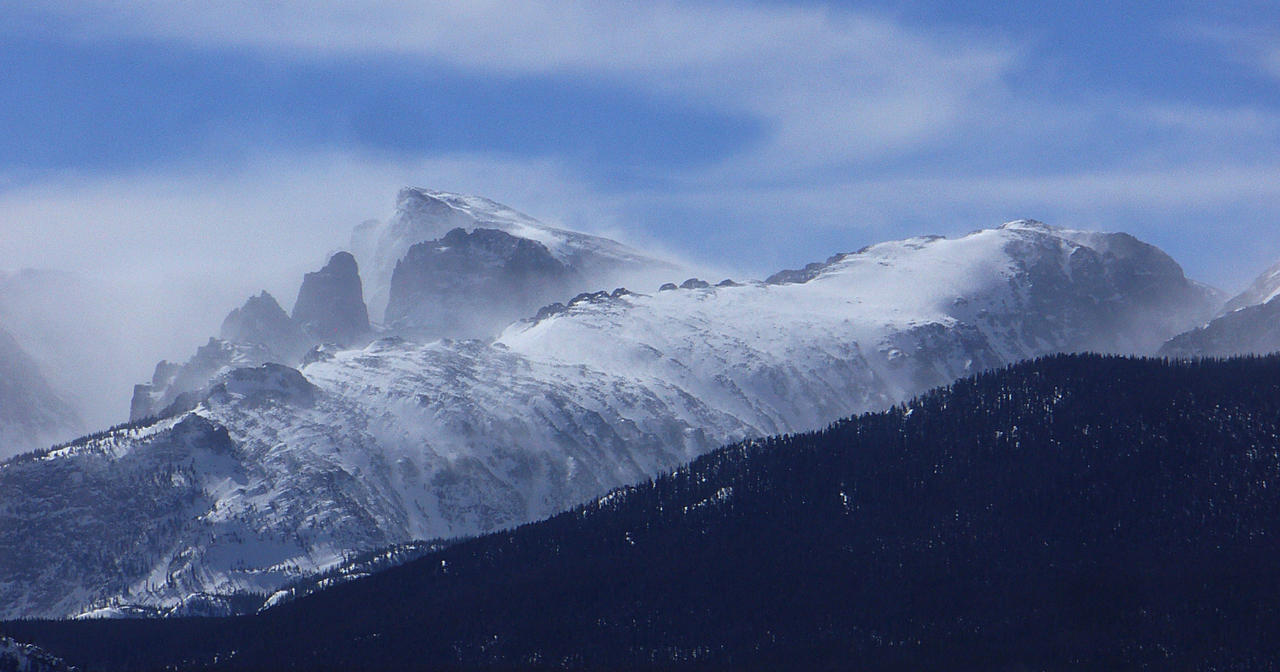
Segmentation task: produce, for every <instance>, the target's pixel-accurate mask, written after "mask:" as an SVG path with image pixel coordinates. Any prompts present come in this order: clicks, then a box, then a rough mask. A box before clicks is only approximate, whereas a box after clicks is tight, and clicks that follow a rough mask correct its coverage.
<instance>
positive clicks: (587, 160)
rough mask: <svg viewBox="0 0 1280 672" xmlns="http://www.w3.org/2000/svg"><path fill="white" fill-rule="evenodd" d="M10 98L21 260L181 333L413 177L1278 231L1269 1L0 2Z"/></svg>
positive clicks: (706, 215)
mask: <svg viewBox="0 0 1280 672" xmlns="http://www.w3.org/2000/svg"><path fill="white" fill-rule="evenodd" d="M0 129H3V131H0V269H16V268H23V267H41V268H58V269H64V270H74V271H78V272H83V273H88V274H103V275H110V276H112V277H115V278H117V279H122V281H125V282H130V283H133V286H136V288H137V290H136V291H138V292H139V293H147V292H160V294H157V295H156V296H157V298H155V300H154V303H155V305H156V306H159V307H162V308H163V310H164V311H174V312H173V313H172V314H174V315H183V316H184V318H185V317H187V316H188V314H187V313H182V312H181V310H180V307H181V306H183V305H185V306H187V307H188V308H191V307H192V306H194V305H195V304H194V303H192V301H193V299H192V297H193V296H202V297H204V299H205V303H207V305H205V304H201V305H200V306H199V311H197V312H196V313H195V314H194V317H192V318H191V319H190V320H186V321H185V322H184V324H187V323H189V324H190V325H191V327H190V332H191V333H190V334H185V333H184V337H185V338H188V339H190V338H194V336H195V335H196V334H208V333H212V332H213V331H215V330H216V326H217V324H218V322H219V321H220V320H221V317H222V315H224V314H225V312H226V310H229V309H230V308H231V307H232V306H234V305H235V304H237V303H239V301H240V300H242V297H244V296H247V295H248V294H249V293H251V292H256V291H257V290H258V289H262V288H266V289H270V290H271V291H273V292H275V293H277V294H278V295H280V296H281V297H282V298H281V302H282V303H284V304H286V307H287V305H288V304H289V303H291V300H292V292H294V291H296V287H297V283H298V281H299V280H300V278H301V273H302V272H303V271H305V270H311V269H314V268H316V267H318V266H319V265H320V264H321V263H322V262H323V260H324V257H325V255H326V254H327V253H329V252H332V251H335V250H337V249H340V248H342V247H344V246H346V244H347V241H348V237H349V235H350V231H351V229H352V228H353V227H354V226H355V225H357V224H359V223H360V222H361V221H364V220H366V219H370V218H385V217H387V216H389V215H390V214H391V212H392V209H393V207H394V197H395V193H396V191H397V190H398V189H399V188H400V187H402V186H405V185H413V186H423V187H429V188H436V189H443V190H450V191H458V192H465V193H475V194H480V195H484V196H487V197H489V198H492V199H494V200H497V201H500V202H503V203H506V204H508V205H510V206H512V207H515V208H517V209H519V210H522V211H524V212H527V213H529V214H531V215H533V216H535V217H537V218H539V219H542V220H544V221H547V222H550V223H555V224H560V225H563V226H567V227H570V228H576V229H581V230H587V231H591V232H596V233H603V234H605V235H611V236H614V237H617V238H620V239H622V240H624V241H627V242H632V243H634V244H637V245H639V246H642V247H646V248H653V247H657V248H660V249H663V250H666V251H667V252H669V253H671V254H673V255H677V256H679V257H681V258H684V259H687V260H689V261H691V262H693V263H697V264H703V265H706V266H710V267H714V268H716V269H728V271H730V272H732V273H734V274H737V275H740V276H744V277H762V276H764V275H766V274H768V273H770V272H772V271H774V270H777V269H779V268H784V267H796V266H800V265H803V264H804V263H807V262H809V261H814V260H819V259H823V258H826V257H827V256H829V255H831V254H833V253H835V252H838V251H848V250H853V249H857V248H859V247H862V246H863V245H866V244H869V243H873V242H878V241H881V240H886V239H893V238H902V237H907V236H913V235H922V234H943V235H957V234H963V233H965V232H968V231H971V230H974V229H979V228H985V227H990V226H994V225H998V224H999V223H1001V222H1004V221H1008V220H1012V219H1018V218H1034V219H1039V220H1042V221H1045V222H1048V223H1050V224H1055V225H1060V226H1067V227H1072V228H1082V229H1098V230H1107V231H1127V232H1130V233H1133V234H1134V235H1137V236H1139V237H1140V238H1142V239H1144V240H1147V241H1149V242H1152V243H1154V244H1156V245H1158V246H1160V247H1161V248H1163V249H1164V250H1166V251H1167V252H1169V253H1170V254H1171V255H1172V256H1173V257H1174V258H1175V259H1177V260H1178V261H1179V262H1180V263H1181V264H1182V265H1183V267H1184V268H1185V269H1186V270H1187V272H1188V274H1189V275H1191V276H1192V277H1194V278H1196V279H1199V280H1203V281H1206V282H1209V283H1211V284H1215V285H1217V286H1219V287H1222V288H1224V289H1227V290H1230V291H1235V290H1238V289H1241V288H1242V287H1243V286H1244V285H1245V284H1247V282H1248V281H1249V280H1250V279H1251V278H1252V277H1253V276H1255V275H1256V274H1258V273H1259V272H1261V271H1262V270H1263V268H1265V267H1266V266H1268V265H1270V264H1271V263H1272V262H1274V261H1275V260H1276V259H1280V217H1278V216H1277V213H1278V212H1280V209H1278V208H1277V206H1278V205H1280V177H1278V176H1280V170H1278V169H1280V158H1278V157H1280V152H1278V151H1277V150H1278V149H1280V4H1277V3H1274V2H1261V1H1258V2H1249V1H1236V2H1231V1H1230V0H1228V1H1225V2H1214V3H1207V2H1183V1H1181V0H1169V1H1167V2H1159V3H1148V2H1123V3H1119V2H1092V1H1087V0H1073V1H1054V0H1036V1H1021V2H1019V1H1014V2H1003V3H996V2H986V3H977V2H964V1H961V0H905V1H904V0H896V1H894V2H888V1H883V2H882V1H877V0H872V1H869V2H858V3H853V2H848V3H845V2H802V1H796V2H765V1H759V2H734V3H729V2H711V1H706V0H684V1H681V2H664V1H661V0H659V1H655V2H644V3H635V2H614V1H611V0H594V1H590V2H587V1H583V0H555V1H552V2H512V1H510V0H503V1H497V0H468V1H466V2H403V1H396V0H276V1H274V2H271V3H262V2H257V1H254V0H225V1H221V2H218V1H210V2H201V3H175V2H168V1H165V0H135V1H133V2H123V1H120V0H80V1H74V2H72V1H64V0H44V1H42V2H40V3H31V2H28V1H26V0H20V1H11V0H0ZM157 310H160V308H157ZM188 312H190V311H188ZM193 345H194V343H193V344H192V346H193ZM183 349H184V351H189V349H190V348H189V347H188V346H185V345H184V346H183ZM179 354H181V353H179V352H173V353H171V354H169V356H178V355H179Z"/></svg>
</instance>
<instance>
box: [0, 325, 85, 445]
mask: <svg viewBox="0 0 1280 672" xmlns="http://www.w3.org/2000/svg"><path fill="white" fill-rule="evenodd" d="M83 429H84V425H83V423H82V422H81V420H80V417H79V415H78V414H77V413H76V412H75V409H74V408H72V406H71V405H70V404H69V403H68V402H67V401H66V400H64V399H63V398H62V397H61V395H59V394H58V393H57V392H55V391H54V390H53V388H52V387H51V386H50V385H49V382H48V381H47V380H46V379H45V377H44V375H43V374H42V373H41V372H40V368H39V367H38V366H37V365H36V363H35V361H34V360H32V359H31V357H30V356H29V355H27V353H26V352H25V351H24V350H23V349H22V347H21V346H20V345H18V342H17V341H16V340H15V339H14V338H13V336H12V335H11V334H9V332H7V331H5V330H4V329H2V328H0V458H2V457H10V456H12V455H16V454H18V453H23V452H27V451H29V450H35V449H37V448H45V447H48V446H49V445H50V444H52V443H53V442H54V441H59V440H64V439H67V438H69V437H72V436H75V435H76V434H78V433H79V432H81V431H83Z"/></svg>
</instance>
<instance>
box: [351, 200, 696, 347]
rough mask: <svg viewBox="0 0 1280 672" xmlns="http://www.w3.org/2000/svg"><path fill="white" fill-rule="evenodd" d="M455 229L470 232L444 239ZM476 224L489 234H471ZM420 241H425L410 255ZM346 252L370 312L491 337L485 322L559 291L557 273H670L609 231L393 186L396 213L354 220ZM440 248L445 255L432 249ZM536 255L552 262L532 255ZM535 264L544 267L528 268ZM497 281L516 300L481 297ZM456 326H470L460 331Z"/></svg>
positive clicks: (425, 330) (451, 333) (517, 314)
mask: <svg viewBox="0 0 1280 672" xmlns="http://www.w3.org/2000/svg"><path fill="white" fill-rule="evenodd" d="M455 229H461V232H460V233H462V234H472V235H471V236H466V235H463V236H461V237H460V236H459V234H452V236H453V237H452V238H450V239H449V240H447V241H446V240H445V239H446V237H447V236H449V235H450V232H451V231H453V230H455ZM477 229H480V230H487V231H489V232H490V233H489V234H487V235H483V236H481V237H476V236H475V235H474V234H475V232H476V231H477ZM496 232H500V233H496ZM520 241H524V242H520ZM419 244H423V246H424V249H421V250H419V252H418V253H416V254H414V255H410V251H411V250H412V248H414V246H415V245H419ZM441 248H444V249H441ZM517 248H518V249H517ZM351 250H352V251H353V252H354V253H355V255H356V258H357V259H358V260H359V262H360V267H361V268H362V269H364V280H365V296H366V301H367V302H368V305H369V313H370V315H371V316H372V317H373V318H374V319H375V320H383V321H385V322H386V323H387V324H388V326H392V325H393V323H394V324H395V326H398V327H399V328H400V329H401V330H408V331H413V332H415V333H416V334H418V335H421V336H426V337H433V336H447V337H459V336H461V337H471V338H487V337H491V336H494V335H496V331H494V332H491V331H487V330H488V329H490V328H492V326H493V325H494V324H496V325H497V327H498V329H500V328H501V327H502V326H504V325H506V324H507V323H509V322H511V321H513V320H516V319H519V318H521V317H524V316H525V315H526V314H527V313H530V312H532V309H536V308H537V307H538V306H540V305H544V304H547V303H551V302H552V301H554V300H556V299H557V298H559V296H560V294H558V293H557V292H559V293H563V291H564V287H565V286H566V285H565V284H563V283H561V282H560V281H561V280H562V279H564V278H562V276H565V275H568V276H572V283H571V284H574V285H580V286H581V288H587V287H604V286H608V287H616V286H620V285H634V284H636V283H637V282H642V283H644V284H650V282H651V281H652V280H653V279H654V278H657V277H659V276H660V275H670V274H674V273H677V272H678V271H679V268H678V266H676V265H675V264H673V263H671V262H669V261H665V260H661V259H658V258H656V257H653V256H650V255H646V254H644V253H642V252H639V251H637V250H634V249H632V248H630V247H627V246H626V245H623V244H621V243H618V242H616V241H613V240H609V239H608V238H602V237H599V236H593V235H589V234H585V233H579V232H576V231H568V230H565V229H560V228H556V227H553V226H549V225H547V224H543V223H542V222H539V221H538V220H536V219H534V218H532V217H530V216H528V215H526V214H523V213H520V212H517V211H515V210H513V209H511V208H509V207H507V206H505V205H502V204H500V203H495V202H494V201H491V200H489V199H487V198H481V197H479V196H468V195H463V194H452V193H448V192H443V191H432V190H429V189H412V188H410V189H402V190H401V191H400V194H399V196H398V198H397V199H396V211H395V214H394V215H393V216H392V217H391V218H389V219H387V220H386V221H382V222H378V221H369V222H366V223H364V224H363V225H361V226H359V227H357V228H356V230H355V232H354V233H353V234H352V238H351ZM445 250H448V253H447V254H441V252H444V251H445ZM539 253H543V254H545V255H546V256H547V257H548V259H549V260H551V261H552V262H553V263H547V261H546V260H543V259H539V258H538V256H539ZM406 257H409V259H406ZM531 260H532V262H533V263H530V262H531ZM402 261H406V262H409V264H408V266H407V267H405V268H403V269H402V270H401V271H400V276H401V279H400V282H399V283H398V284H399V286H398V287H397V286H395V284H396V283H395V280H396V275H397V266H399V265H400V264H401V263H402ZM539 269H547V270H548V271H549V272H550V273H551V275H550V276H548V277H545V278H543V277H541V276H540V275H538V274H536V273H533V271H536V270H539ZM477 271H484V272H477ZM500 280H506V281H507V282H506V283H504V284H503V286H502V287H501V288H500V289H501V290H502V291H505V292H509V293H512V294H516V295H518V297H519V298H520V299H522V300H514V299H510V298H509V299H508V301H506V303H505V304H501V303H498V304H494V305H487V304H489V303H491V301H486V300H484V299H485V298H486V297H485V296H484V295H485V293H487V292H491V291H492V290H493V289H494V288H493V285H494V284H495V282H496V281H500ZM570 291H573V290H572V289H571V290H570ZM477 296H479V297H480V298H481V302H482V303H483V304H486V305H482V306H480V307H479V308H482V309H483V310H484V311H485V312H487V313H491V314H492V318H491V319H485V320H476V319H474V317H473V316H471V315H469V313H471V312H474V311H476V310H477V308H478V307H477V306H476V305H475V304H476V299H477ZM397 298H398V301H393V299H397ZM487 298H488V299H492V298H494V297H492V296H488V297H487ZM393 304H394V305H393ZM389 308H390V312H388V309H389ZM384 318H385V319H384ZM442 327H443V329H442ZM463 327H465V328H466V329H469V330H470V331H471V332H473V333H460V330H462V329H463Z"/></svg>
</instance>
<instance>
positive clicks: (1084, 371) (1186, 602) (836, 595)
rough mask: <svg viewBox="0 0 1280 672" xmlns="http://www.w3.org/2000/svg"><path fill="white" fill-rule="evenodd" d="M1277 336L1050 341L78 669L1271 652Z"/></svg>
mask: <svg viewBox="0 0 1280 672" xmlns="http://www.w3.org/2000/svg"><path fill="white" fill-rule="evenodd" d="M1278 487H1280V358H1278V357H1275V356H1272V357H1257V358H1241V359H1232V360H1226V361H1211V360H1205V361H1195V362H1169V361H1164V360H1140V359H1128V358H1119V357H1102V356H1092V355H1073V356H1055V357H1049V358H1044V359H1039V360H1036V361H1032V362H1026V363H1023V364H1019V365H1015V366H1012V367H1009V368H1006V369H1003V370H999V371H996V372H992V373H986V374H982V375H979V376H976V377H973V378H969V379H965V380H962V381H959V382H957V383H955V384H953V385H950V386H948V387H945V388H941V389H938V390H935V391H933V392H930V393H928V394H926V395H923V396H922V397H920V398H918V399H916V400H914V401H912V402H910V403H908V404H903V405H900V406H897V407H895V408H893V409H890V410H889V411H886V412H882V413H873V414H867V415H863V416H860V417H857V418H852V419H848V420H842V421H840V422H837V423H834V424H832V425H831V426H830V427H828V428H826V429H824V430H822V431H818V432H814V433H808V434H797V435H788V436H782V437H775V438H769V439H761V440H754V441H747V442H743V443H739V444H735V445H731V446H727V447H725V448H723V449H720V450H718V451H715V452H713V453H711V454H708V455H706V456H704V457H702V458H700V459H698V460H696V461H695V462H693V463H692V464H691V465H689V466H688V467H686V468H683V469H680V470H678V471H676V472H674V473H672V474H669V475H666V476H663V477H660V478H657V479H654V480H652V481H650V482H647V483H644V484H640V485H637V486H634V487H629V488H625V489H622V490H619V491H616V492H614V493H612V494H610V495H607V496H605V497H603V498H601V499H600V500H598V501H596V502H593V503H590V504H588V505H585V506H582V507H579V508H577V509H575V510H573V511H570V512H567V513H564V514H561V515H558V516H556V517H554V518H551V519H550V520H547V521H543V522H540V523H535V524H530V525H526V526H523V527H521V528H519V529H517V530H514V531H511V532H505V533H499V534H494V535H489V536H485V537H481V538H478V539H474V540H469V541H463V542H461V543H458V544H456V545H453V546H450V547H448V548H446V549H444V550H442V551H440V552H437V553H432V554H429V555H427V556H425V557H423V558H421V559H419V560H416V561H414V562H411V563H408V564H406V565H403V566H400V567H396V568H393V569H390V570H387V571H384V572H381V573H378V574H376V575H374V576H371V577H369V578H367V579H362V580H358V581H354V582H352V583H349V584H345V585H340V586H337V587H335V588H333V589H330V590H326V591H322V592H319V593H316V594H313V595H309V596H307V597H305V598H302V599H299V600H297V601H295V602H291V603H288V604H285V605H282V606H281V607H278V608H276V609H273V610H270V611H267V612H264V613H262V614H259V615H257V616H251V617H241V618H233V619H183V620H171V621H99V622H36V621H28V622H16V623H6V624H2V625H0V633H2V634H4V635H8V636H12V637H13V638H15V639H17V640H19V641H25V642H31V643H34V644H38V645H40V646H42V647H44V648H45V649H48V650H49V651H51V652H53V653H55V654H57V655H59V656H61V657H63V658H65V659H66V660H67V661H68V662H69V663H72V664H75V665H79V666H81V667H82V668H83V669H87V670H97V669H157V668H162V667H165V666H180V667H182V669H198V668H209V669H228V670H230V669H473V668H474V669H514V668H520V669H537V668H556V669H559V668H569V669H690V670H696V669H796V670H816V669H868V670H1060V669H1061V670H1065V669H1072V670H1125V669H1151V670H1157V669H1158V670H1166V669H1187V670H1274V669H1280V664H1278V663H1277V662H1276V661H1278V660H1280V638H1277V637H1276V636H1275V635H1276V633H1277V632H1280V601H1278V600H1277V598H1276V596H1277V595H1280V563H1277V560H1276V558H1277V557H1280V496H1278V495H1280V491H1278V490H1277V488H1278Z"/></svg>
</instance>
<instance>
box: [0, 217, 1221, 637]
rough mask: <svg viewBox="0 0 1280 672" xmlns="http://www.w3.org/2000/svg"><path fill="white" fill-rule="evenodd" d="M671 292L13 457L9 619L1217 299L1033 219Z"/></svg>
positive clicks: (239, 585)
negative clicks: (17, 551)
mask: <svg viewBox="0 0 1280 672" xmlns="http://www.w3.org/2000/svg"><path fill="white" fill-rule="evenodd" d="M682 286H683V288H675V285H674V284H672V285H668V286H666V288H665V289H663V290H661V291H652V292H650V291H645V288H641V287H636V288H634V291H630V292H628V291H614V292H607V293H606V292H597V293H594V294H590V293H588V294H581V295H579V296H577V297H575V298H574V299H572V300H569V301H567V303H564V304H561V305H555V306H548V307H547V308H546V309H544V310H542V311H539V312H538V314H537V315H536V316H535V317H532V318H529V319H527V320H523V321H520V322H517V323H514V324H512V325H511V326H510V327H508V328H507V329H506V330H505V331H504V332H503V333H502V334H501V336H500V337H498V338H497V339H496V340H493V341H475V340H470V341H434V342H429V343H417V342H411V341H407V340H403V339H399V338H386V339H380V340H377V341H374V342H373V343H371V344H369V345H368V346H367V347H363V348H358V349H349V350H333V349H329V350H317V351H314V352H313V353H312V354H311V355H309V356H308V357H307V358H306V360H305V361H306V363H305V364H303V365H301V366H300V368H299V369H294V368H290V367H286V366H282V365H278V364H266V365H263V366H258V367H254V368H242V369H233V370H226V371H223V372H222V373H221V374H219V375H218V378H217V379H216V381H215V382H214V383H213V384H212V385H210V386H207V387H206V388H204V389H203V390H202V391H201V392H199V393H198V395H196V396H194V397H193V398H191V400H190V403H189V404H184V405H179V406H177V407H175V408H174V409H173V411H172V412H173V415H171V416H169V417H165V418H163V419H161V420H158V421H157V420H149V421H145V422H141V423H137V424H134V425H131V426H126V427H122V428H118V429H116V430H114V431H109V432H106V433H103V434H101V435H98V436H94V437H90V438H87V439H85V440H83V441H80V442H77V443H76V444H74V445H72V446H69V447H66V448H62V449H59V450H56V451H53V452H50V453H48V454H44V455H39V456H34V457H31V458H28V459H25V460H22V461H15V462H10V463H7V464H4V465H3V466H0V493H2V494H0V546H3V547H6V548H22V549H26V550H25V551H24V552H23V553H21V554H2V555H0V605H4V607H0V618H4V617H15V616H33V615H66V614H75V613H80V612H83V611H87V610H91V609H95V608H101V607H111V606H112V605H116V607H118V608H119V607H125V606H129V605H143V606H149V607H157V608H163V609H173V608H175V607H176V608H180V607H181V606H182V605H183V604H185V603H189V602H192V601H196V602H199V603H200V604H207V603H208V601H209V597H208V596H209V595H210V594H214V595H217V594H229V593H233V592H237V591H259V592H269V591H272V590H274V589H276V588H277V587H279V586H281V585H283V584H284V583H286V582H288V581H289V580H291V579H295V578H297V577H298V576H300V575H303V574H305V573H307V572H310V571H314V570H318V569H322V568H324V567H327V566H331V565H333V564H335V563H337V562H339V561H340V560H341V559H342V558H343V557H344V556H346V555H348V554H350V553H351V552H353V551H359V550H365V549H372V548H378V547H382V546H385V545H388V544H393V543H397V542H402V541H407V540H411V539H432V538H441V537H451V536H457V535H466V534H473V533H478V532H486V531H490V530H496V529H500V528H504V527H508V526H511V525H515V524H518V523H522V522H525V521H530V520H534V519H537V518H541V517H544V516H546V515H548V514H550V513H553V512H556V511H558V510H562V509H564V508H566V507H568V506H570V505H572V504H574V503H576V502H580V501H583V500H585V499H589V498H591V497H594V496H597V495H599V494H600V493H603V492H605V491H607V490H609V489H610V488H613V487H615V486H618V485H621V484H626V483H630V482H634V481H637V480H641V479H644V478H647V477H650V476H652V475H654V474H656V473H659V472H661V471H663V470H667V469H670V468H673V467H675V466H677V465H679V464H681V463H683V462H685V461H687V460H689V459H690V458H692V457H694V456H696V455H699V454H701V453H704V452H706V451H708V450H710V449H712V448H714V447H716V446H718V445H721V444H723V443H725V442H727V441H731V440H734V439H739V438H743V437H748V436H758V435H766V434H778V433H787V432H794V431H799V430H806V429H812V428H816V427H820V426H823V425H824V424H825V423H827V422H830V421H831V420H833V419H835V418H837V417H842V416H846V415H849V414H851V413H856V412H858V411H863V410H868V409H876V408H883V407H885V406H887V405H890V404H892V403H895V402H897V401H901V400H903V399H905V398H907V397H909V396H911V395H913V394H916V393H918V392H921V391H923V390H925V389H927V388H930V387H933V386H936V385H940V384H945V383H948V382H950V381H952V380H954V379H955V378H957V377H960V376H963V375H966V374H968V373H972V372H975V371H978V370H981V369H986V368H990V367H994V366H998V365H1002V364H1004V363H1007V362H1011V361H1015V360H1018V359H1022V358H1026V357H1033V356H1037V355H1041V354H1045V353H1050V352H1059V351H1078V350H1096V351H1104V352H1136V353H1147V352H1151V351H1153V350H1154V349H1155V348H1156V347H1157V346H1158V345H1159V344H1160V343H1161V342H1163V341H1164V340H1165V339H1167V338H1168V337H1169V335H1171V334H1174V333H1178V332H1179V331H1182V330H1184V329H1186V328H1187V327H1188V326H1189V325H1193V324H1198V323H1201V322H1203V321H1204V320H1205V319H1207V318H1208V317H1209V316H1211V315H1213V314H1214V313H1215V312H1216V311H1217V310H1218V308H1219V305H1220V303H1221V300H1220V298H1219V297H1218V296H1217V294H1216V293H1215V292H1214V291H1212V290H1209V289H1207V288H1204V287H1203V286H1200V285H1198V284H1196V283H1193V282H1191V281H1189V280H1187V279H1186V278H1185V277H1184V276H1183V274H1182V271H1181V270H1180V269H1179V267H1178V266H1177V264H1176V263H1174V262H1173V261H1172V260H1170V259H1169V258H1168V257H1167V256H1165V255H1164V254H1163V253H1161V252H1160V251H1159V250H1157V249H1155V248H1153V247H1151V246H1149V245H1146V244H1144V243H1141V242H1140V241H1137V240H1136V239H1134V238H1132V237H1130V236H1127V235H1125V234H1094V233H1085V232H1077V231H1070V230H1062V229H1053V228H1050V227H1047V226H1045V225H1043V224H1039V223H1036V222H1029V221H1019V222H1013V223H1010V224H1006V225H1005V226H1002V227H1000V228H998V229H991V230H984V231H978V232H974V233H972V234H970V235H967V236H964V237H962V238H956V239H947V238H941V237H926V238H913V239H909V240H904V241H898V242H892V243H884V244H880V245H875V246H872V247H868V248H866V249H864V250H862V251H859V252H857V253H852V254H841V255H836V256H834V257H832V258H830V259H828V260H827V261H826V262H824V263H818V264H812V265H810V266H808V267H806V268H805V269H801V270H797V271H788V272H784V273H781V274H778V275H775V276H773V277H772V278H770V280H769V281H766V282H749V283H741V284H740V283H721V285H719V286H710V285H709V284H708V283H705V282H701V281H697V280H693V281H689V282H685V283H683V285H682ZM184 409H186V410H184ZM68 549H71V550H68Z"/></svg>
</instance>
